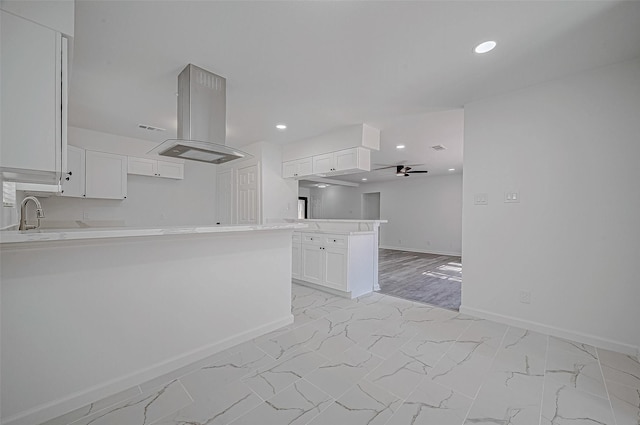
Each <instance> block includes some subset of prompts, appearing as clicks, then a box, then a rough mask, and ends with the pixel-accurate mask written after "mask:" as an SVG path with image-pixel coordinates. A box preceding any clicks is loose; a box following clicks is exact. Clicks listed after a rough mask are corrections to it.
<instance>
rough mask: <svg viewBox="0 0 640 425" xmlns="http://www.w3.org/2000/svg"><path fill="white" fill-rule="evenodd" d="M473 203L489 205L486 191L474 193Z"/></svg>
mask: <svg viewBox="0 0 640 425" xmlns="http://www.w3.org/2000/svg"><path fill="white" fill-rule="evenodd" d="M473 203H474V204H475V205H489V195H488V194H486V193H476V194H475V195H474V197H473Z"/></svg>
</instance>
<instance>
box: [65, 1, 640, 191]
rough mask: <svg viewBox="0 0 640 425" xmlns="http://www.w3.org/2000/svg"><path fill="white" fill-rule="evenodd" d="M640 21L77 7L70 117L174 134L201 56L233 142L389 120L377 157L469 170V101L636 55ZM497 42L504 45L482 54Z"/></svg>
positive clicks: (405, 8)
mask: <svg viewBox="0 0 640 425" xmlns="http://www.w3.org/2000/svg"><path fill="white" fill-rule="evenodd" d="M638 22H640V2H638V1H630V2H614V1H550V2H547V1H530V2H527V1H512V2H506V1H503V2H485V1H470V2H466V1H425V2H394V1H389V2H365V1H357V2H348V1H340V2H335V1H334V2H306V1H292V2H268V1H259V2H213V1H197V2H190V1H135V2H134V1H117V2H116V1H85V0H77V1H76V29H75V40H74V58H73V69H72V76H71V81H70V100H69V121H70V125H73V126H78V127H84V128H89V129H94V130H98V131H104V132H108V133H113V134H118V135H123V136H129V137H136V138H142V139H148V140H152V141H157V142H161V141H163V140H164V139H167V138H171V137H174V136H175V129H176V96H175V93H176V85H177V75H178V73H179V72H180V71H181V70H182V69H183V68H184V66H185V65H186V64H188V63H193V64H195V65H198V66H200V67H202V68H205V69H207V70H210V71H212V72H214V73H216V74H219V75H222V76H224V77H226V79H227V144H230V145H234V146H243V145H246V144H249V143H252V142H256V141H261V140H264V141H268V142H273V143H288V142H293V141H296V140H299V139H303V138H307V137H310V136H313V135H317V134H320V133H323V132H325V131H328V130H331V129H334V128H336V127H341V126H344V125H349V124H355V123H362V122H365V123H369V124H372V125H374V126H377V127H378V128H381V129H382V149H381V151H380V152H378V153H374V154H373V161H372V162H375V163H385V164H392V163H396V162H398V163H399V162H403V161H408V162H409V163H416V164H417V163H424V164H425V166H424V167H415V169H429V174H428V175H432V174H436V175H437V174H440V173H443V172H446V169H448V168H451V167H452V168H456V169H458V170H459V169H460V168H461V166H462V111H461V110H460V109H459V108H461V107H462V106H463V105H464V104H466V103H468V102H470V101H473V100H476V99H480V98H483V97H487V96H493V95H497V94H500V93H503V92H507V91H511V90H515V89H518V88H522V87H526V86H529V85H532V84H536V83H539V82H542V81H546V80H549V79H553V78H558V77H561V76H565V75H568V74H571V73H574V72H578V71H581V70H584V69H588V68H593V67H597V66H601V65H605V64H609V63H613V62H617V61H621V60H627V59H632V58H635V57H638V56H640V25H638ZM487 39H494V40H497V41H498V47H497V48H496V49H495V50H494V51H493V52H490V53H488V54H486V55H482V56H480V55H476V54H474V53H473V52H472V49H473V47H474V46H475V45H476V44H477V43H479V42H481V41H484V40H487ZM434 111H441V112H434ZM279 122H284V123H286V124H287V125H288V126H289V128H288V129H287V130H286V131H284V132H282V131H278V130H276V129H275V127H274V126H275V124H276V123H279ZM139 123H144V124H150V125H153V126H158V127H164V128H166V129H167V131H166V132H163V133H153V132H148V131H146V130H141V129H138V128H137V125H138V124H139ZM401 142H402V143H403V144H405V145H407V149H406V150H405V151H404V152H398V151H396V150H395V145H396V144H398V143H401ZM434 144H443V145H445V146H447V148H448V149H447V150H446V151H444V152H440V153H437V154H439V155H438V156H434V152H433V151H432V150H430V146H432V145H434ZM360 177H361V176H352V178H354V179H359V178H360ZM371 177H372V179H371V180H375V179H376V178H377V177H376V175H375V173H372V174H371ZM381 177H386V175H384V176H381ZM422 177H423V176H412V177H411V178H422ZM393 178H395V177H393Z"/></svg>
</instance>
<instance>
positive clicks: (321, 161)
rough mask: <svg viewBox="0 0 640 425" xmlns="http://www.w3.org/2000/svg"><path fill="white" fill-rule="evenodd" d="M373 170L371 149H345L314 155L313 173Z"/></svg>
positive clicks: (336, 173)
mask: <svg viewBox="0 0 640 425" xmlns="http://www.w3.org/2000/svg"><path fill="white" fill-rule="evenodd" d="M370 170H371V151H369V150H368V149H365V148H351V149H343V150H340V151H336V152H331V153H327V154H323V155H315V156H314V157H313V174H328V175H331V174H333V175H339V174H348V173H352V172H361V171H370Z"/></svg>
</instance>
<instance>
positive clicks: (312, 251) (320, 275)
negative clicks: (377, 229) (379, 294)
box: [292, 232, 377, 298]
mask: <svg viewBox="0 0 640 425" xmlns="http://www.w3.org/2000/svg"><path fill="white" fill-rule="evenodd" d="M296 233H297V232H296ZM294 235H295V233H294ZM295 240H296V239H295V237H294V243H293V246H294V248H293V254H294V258H293V260H292V265H293V271H292V277H293V278H294V279H298V280H300V281H302V282H306V283H312V284H315V285H319V286H322V287H324V288H328V289H329V290H330V291H331V292H333V293H337V294H340V295H344V296H347V297H350V298H354V297H358V296H360V295H363V294H367V293H369V292H371V291H373V273H374V264H373V261H374V257H373V249H374V235H373V234H369V233H365V234H349V235H345V234H325V233H312V232H303V233H301V234H300V241H301V242H300V252H301V256H300V257H301V259H300V267H299V271H298V270H296V258H295V255H296V247H295V245H296V242H295ZM376 248H377V247H376ZM296 274H297V275H298V276H299V277H296Z"/></svg>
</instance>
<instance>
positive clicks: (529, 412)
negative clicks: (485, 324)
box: [465, 352, 544, 425]
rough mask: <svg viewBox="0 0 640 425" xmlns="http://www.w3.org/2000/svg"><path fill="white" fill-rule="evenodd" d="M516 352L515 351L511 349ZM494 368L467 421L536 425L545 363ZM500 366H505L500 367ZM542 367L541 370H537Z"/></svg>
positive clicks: (538, 418)
mask: <svg viewBox="0 0 640 425" xmlns="http://www.w3.org/2000/svg"><path fill="white" fill-rule="evenodd" d="M507 354H508V356H513V355H514V353H513V352H507ZM515 366H516V367H513V368H512V367H508V368H507V369H512V370H511V371H505V370H494V371H492V372H491V373H489V375H488V376H487V378H486V379H485V381H484V382H483V384H482V387H481V388H480V391H479V392H478V395H477V397H476V399H475V401H474V402H473V406H472V407H471V410H470V411H469V416H468V417H467V420H466V422H465V423H466V424H478V423H480V424H487V425H490V424H510V425H534V424H538V422H539V420H540V408H541V403H542V391H543V383H544V376H543V371H544V363H541V364H540V365H539V366H534V367H529V366H528V365H515ZM498 369H505V368H504V367H498ZM533 369H539V372H540V374H539V375H535V374H533Z"/></svg>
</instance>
